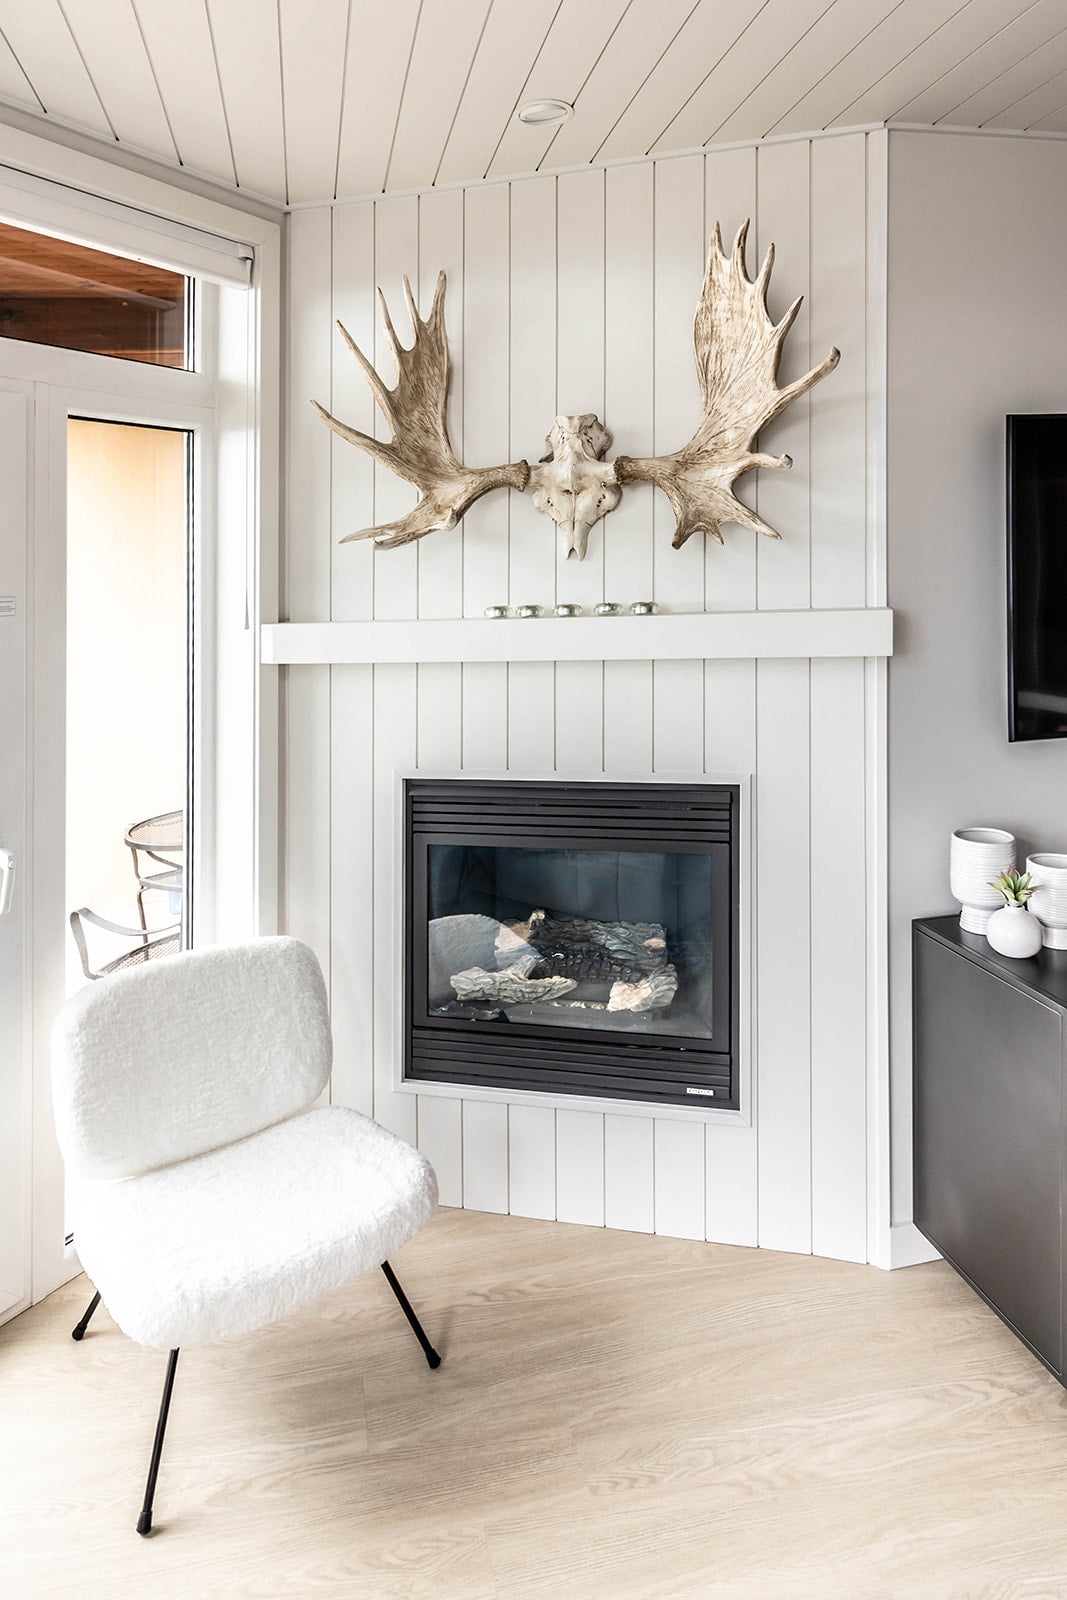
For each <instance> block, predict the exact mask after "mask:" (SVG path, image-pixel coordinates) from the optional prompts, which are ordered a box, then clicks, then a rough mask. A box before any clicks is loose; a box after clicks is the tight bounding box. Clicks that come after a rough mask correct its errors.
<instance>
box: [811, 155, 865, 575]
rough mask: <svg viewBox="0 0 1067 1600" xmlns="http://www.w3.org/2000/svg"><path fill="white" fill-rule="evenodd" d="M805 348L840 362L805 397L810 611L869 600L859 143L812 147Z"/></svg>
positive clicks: (815, 355) (862, 199) (862, 175)
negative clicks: (833, 349)
mask: <svg viewBox="0 0 1067 1600" xmlns="http://www.w3.org/2000/svg"><path fill="white" fill-rule="evenodd" d="M811 229H812V235H811V348H812V360H813V361H821V360H822V359H823V357H824V356H825V355H826V353H827V351H828V350H829V349H830V346H831V345H836V346H837V347H838V349H839V350H840V351H841V360H840V362H839V364H838V366H837V368H836V370H835V371H834V372H832V373H831V374H830V376H829V377H828V378H824V379H823V380H822V382H821V383H817V384H816V385H815V388H814V389H813V390H812V391H811V400H810V403H811V603H812V605H813V606H861V605H863V603H864V597H865V593H866V567H867V549H866V526H865V522H866V495H867V407H866V398H867V370H866V327H867V304H866V301H867V282H866V257H867V160H866V148H865V141H864V140H861V139H857V138H843V139H816V140H814V141H813V143H812V147H811Z"/></svg>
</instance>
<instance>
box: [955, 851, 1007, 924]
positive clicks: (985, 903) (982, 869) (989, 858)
mask: <svg viewBox="0 0 1067 1600" xmlns="http://www.w3.org/2000/svg"><path fill="white" fill-rule="evenodd" d="M1014 859H1015V835H1014V834H1013V833H1007V832H1005V830H1004V829H1003V828H957V829H956V831H955V833H954V834H953V835H952V844H951V848H950V853H949V883H950V885H951V887H952V893H953V896H954V897H955V898H956V899H957V900H958V901H959V902H960V906H961V908H962V909H961V911H960V927H961V928H963V929H964V930H965V932H967V933H985V931H986V926H987V924H988V922H989V919H990V917H991V916H992V915H993V913H994V911H995V910H996V909H997V907H998V906H1000V905H1003V904H1004V896H1003V895H1002V894H1001V893H1000V891H999V889H994V888H992V887H991V884H992V881H993V879H994V878H995V877H997V875H998V874H999V873H1001V872H1007V870H1008V868H1009V867H1010V866H1011V865H1012V862H1013V861H1014Z"/></svg>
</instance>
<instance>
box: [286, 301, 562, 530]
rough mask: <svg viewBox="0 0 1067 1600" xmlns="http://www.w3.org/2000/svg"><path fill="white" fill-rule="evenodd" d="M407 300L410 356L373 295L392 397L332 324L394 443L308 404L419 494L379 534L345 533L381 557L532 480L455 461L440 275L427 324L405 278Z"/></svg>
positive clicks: (517, 467)
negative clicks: (492, 495) (484, 499)
mask: <svg viewBox="0 0 1067 1600" xmlns="http://www.w3.org/2000/svg"><path fill="white" fill-rule="evenodd" d="M404 297H405V299H406V300H407V305H408V311H409V312H410V314H411V327H412V331H413V333H414V335H415V342H414V344H413V345H412V346H411V348H410V349H407V348H406V347H405V346H404V345H402V344H401V343H400V340H399V339H398V338H397V336H396V329H395V328H394V327H393V323H392V319H391V318H390V316H389V307H388V306H387V305H386V303H385V296H384V295H383V294H382V291H381V290H380V289H379V290H378V301H379V304H380V305H381V311H382V326H383V327H384V329H385V336H386V338H387V339H388V341H389V348H390V349H391V350H392V352H393V359H394V360H395V361H396V388H395V389H387V388H386V386H385V384H384V383H383V382H382V380H381V378H380V377H379V376H378V374H377V373H376V372H375V370H374V368H373V367H372V366H371V364H370V362H369V361H368V360H367V358H366V356H365V355H364V354H363V352H362V350H361V349H360V348H359V346H358V345H357V344H356V342H355V340H354V339H353V338H352V336H351V334H350V333H349V332H348V330H347V329H346V328H344V327H343V326H342V324H341V323H340V322H339V323H338V324H337V326H338V328H339V329H340V331H341V337H342V338H343V339H344V341H345V344H347V346H348V348H349V349H350V350H351V352H352V354H353V355H354V356H355V358H356V360H357V361H358V362H359V364H360V367H361V368H362V370H363V376H364V377H365V378H366V380H367V382H368V383H369V384H370V386H371V389H372V391H373V393H374V398H375V400H377V402H378V405H379V407H380V409H381V412H382V415H383V416H384V417H385V420H386V422H388V424H389V427H390V429H391V430H392V435H393V438H392V442H391V443H390V444H384V443H383V442H382V441H381V440H380V439H372V438H371V437H370V435H369V434H366V433H360V431H359V429H358V428H350V427H349V425H348V424H347V423H346V422H339V421H338V419H337V418H336V417H334V416H331V414H330V413H329V412H328V411H327V410H326V408H325V406H320V405H319V402H318V401H317V400H313V401H312V402H311V403H312V405H313V406H314V407H315V410H316V411H317V412H318V414H319V416H320V417H321V418H322V420H323V422H325V424H326V426H327V427H328V428H332V429H333V431H334V433H336V434H339V435H340V437H341V438H342V439H347V440H348V442H349V444H354V445H358V446H359V448H360V449H361V450H366V451H367V453H368V454H369V455H372V456H373V457H374V458H375V460H376V461H381V462H382V463H383V465H385V466H387V467H389V469H390V470H391V471H392V472H395V473H397V475H398V476H399V477H401V478H406V479H407V480H408V482H409V483H413V484H415V486H416V487H417V488H418V490H419V502H418V504H417V505H416V506H414V507H413V508H412V510H411V511H409V512H408V513H407V515H406V516H403V517H398V518H397V520H396V521H395V522H385V523H382V524H381V525H380V526H379V527H377V528H363V529H362V530H361V531H360V532H359V533H347V534H345V536H344V538H343V539H342V540H341V543H342V544H345V543H347V541H348V540H349V539H373V540H374V543H375V545H376V546H377V547H378V549H380V550H390V549H392V548H394V546H396V545H401V544H408V543H409V542H410V541H411V540H412V539H421V538H422V536H423V534H426V533H432V532H433V530H434V529H435V528H454V527H455V526H456V523H457V522H458V521H459V519H460V517H462V515H463V513H464V512H465V511H468V510H469V509H470V507H471V506H472V505H473V504H474V502H475V500H478V499H480V498H481V496H482V495H483V494H488V493H489V491H490V489H525V487H526V482H527V479H528V478H529V476H530V468H529V466H528V465H527V463H526V462H525V461H515V462H512V464H511V465H510V466H507V467H465V466H463V464H462V463H461V462H459V461H457V460H456V457H455V454H454V453H453V450H452V446H451V444H450V443H449V439H448V426H447V423H446V422H445V401H446V399H447V397H448V335H447V334H446V332H445V275H444V273H443V272H442V273H441V274H440V275H439V276H438V279H437V289H436V292H435V294H434V297H433V305H432V307H431V308H430V315H429V317H428V318H427V319H426V321H425V322H423V320H422V318H421V317H420V316H419V310H418V307H417V306H416V304H415V297H414V295H413V294H412V292H411V285H410V283H409V282H408V280H407V278H405V279H404Z"/></svg>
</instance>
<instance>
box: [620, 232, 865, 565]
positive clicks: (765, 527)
mask: <svg viewBox="0 0 1067 1600" xmlns="http://www.w3.org/2000/svg"><path fill="white" fill-rule="evenodd" d="M747 237H748V222H747V221H746V222H743V223H742V225H741V227H740V228H739V229H738V233H737V238H736V239H735V240H734V248H733V254H732V255H731V256H729V257H728V256H727V255H726V252H725V251H724V250H723V247H722V235H721V233H720V232H719V225H718V223H716V224H715V232H714V233H713V235H712V238H711V245H710V247H709V249H708V266H707V271H706V272H705V274H704V288H703V291H702V292H701V296H700V304H699V305H698V306H697V312H696V317H695V319H694V321H693V343H694V345H695V347H696V358H697V375H698V377H699V379H700V392H701V396H702V398H703V401H704V415H703V418H702V419H701V422H700V426H699V427H698V428H697V431H696V433H695V434H694V435H693V437H692V439H690V441H689V443H688V444H687V445H686V446H685V447H684V449H682V450H676V451H675V453H674V454H673V455H670V456H648V457H645V458H644V459H641V460H635V459H634V458H633V457H631V456H620V457H619V458H618V460H617V461H616V463H615V472H616V475H617V476H618V479H619V482H620V483H630V482H632V481H633V480H634V479H635V478H641V479H645V480H647V481H648V482H650V483H654V484H657V485H658V487H659V488H661V489H662V490H663V492H664V494H665V495H666V496H667V498H668V499H669V500H670V502H671V505H672V506H673V507H674V511H675V515H676V517H677V519H678V526H677V527H676V529H675V531H674V539H673V541H672V543H673V544H674V547H675V549H676V550H677V549H680V548H681V546H682V545H683V544H684V543H685V541H686V540H687V539H688V538H690V537H691V535H692V534H694V533H696V532H697V531H698V530H699V529H701V528H703V529H704V531H705V533H709V534H711V536H712V538H713V539H718V541H719V543H720V544H722V542H723V537H722V532H721V528H720V524H721V523H723V522H736V523H739V524H740V525H741V526H742V527H743V528H751V529H752V530H753V531H754V532H755V533H765V534H767V535H768V537H769V538H771V539H778V538H780V537H781V535H780V534H778V533H776V532H775V530H774V529H773V528H772V527H771V526H770V525H769V524H768V523H766V522H764V521H763V520H762V518H760V517H758V516H757V515H756V513H755V512H754V511H750V510H749V508H748V506H746V505H743V504H742V502H741V501H740V500H738V499H737V498H736V497H735V496H734V495H733V494H732V493H731V488H732V485H733V482H734V479H735V478H739V477H740V476H741V474H742V473H743V472H751V471H752V469H753V468H754V467H791V466H792V465H793V462H792V458H791V457H789V456H768V455H753V454H752V441H753V439H754V438H755V436H756V434H757V433H758V432H759V430H760V429H761V428H763V427H765V426H766V425H767V423H768V422H770V421H772V420H773V418H775V417H777V416H779V415H780V414H781V413H782V412H783V411H784V410H785V408H786V406H788V405H791V404H792V402H793V401H794V400H796V399H798V398H799V396H800V395H802V394H805V393H806V392H807V390H808V389H810V388H811V386H812V384H814V383H818V381H819V379H820V378H824V377H825V376H826V374H827V373H828V372H832V371H833V369H834V367H836V366H837V363H838V361H840V359H841V352H840V351H839V350H836V349H832V350H831V351H830V354H829V355H828V356H827V357H826V360H825V361H823V362H821V363H820V365H819V366H817V367H813V368H812V370H811V371H810V372H809V373H807V375H806V376H805V377H803V378H798V379H797V381H796V383H791V384H789V385H788V386H787V387H786V388H785V389H779V387H778V383H777V378H778V362H779V360H780V358H781V354H782V344H783V343H784V341H785V336H786V334H787V333H788V332H789V330H790V328H791V327H792V326H793V322H794V321H795V319H796V314H797V312H798V311H799V310H800V304H801V300H802V299H803V296H800V298H799V299H797V300H794V302H793V304H792V305H791V306H790V307H789V310H788V311H787V312H786V314H785V316H784V317H783V318H782V320H781V322H779V323H778V324H777V326H775V324H774V323H773V322H772V321H771V319H770V317H769V316H768V315H767V284H768V281H769V279H770V276H771V267H772V266H773V264H774V246H773V244H772V245H771V247H770V249H769V250H768V251H767V255H766V258H765V260H764V262H763V266H762V267H761V268H760V274H759V277H758V278H757V279H756V280H755V282H753V281H752V280H751V279H750V278H749V276H748V273H747V272H746V270H745V240H746V239H747Z"/></svg>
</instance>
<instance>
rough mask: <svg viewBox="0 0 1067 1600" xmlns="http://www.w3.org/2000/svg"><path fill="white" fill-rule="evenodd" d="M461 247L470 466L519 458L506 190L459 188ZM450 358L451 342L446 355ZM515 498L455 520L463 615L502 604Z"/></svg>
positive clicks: (490, 501) (491, 500) (499, 499)
mask: <svg viewBox="0 0 1067 1600" xmlns="http://www.w3.org/2000/svg"><path fill="white" fill-rule="evenodd" d="M463 204H464V224H463V233H464V252H463V350H462V365H463V450H464V460H465V461H466V462H467V463H468V465H470V466H475V467H495V466H499V465H500V464H501V463H502V462H505V461H510V460H513V459H515V458H516V457H517V458H518V459H520V460H521V459H523V457H524V454H525V450H526V448H527V447H526V446H520V447H518V448H517V449H516V450H515V452H514V454H513V453H512V448H511V439H510V436H509V424H508V408H509V400H510V396H509V387H508V384H509V380H508V373H509V371H510V359H509V341H510V327H511V299H510V293H511V262H510V258H509V246H510V241H509V229H510V222H511V211H510V190H509V188H508V186H507V184H503V183H500V184H493V185H491V186H489V187H487V188H475V189H467V190H465V191H464V196H463ZM456 359H457V355H456V350H455V347H454V346H453V360H456ZM518 498H519V497H518V496H516V495H513V494H512V493H511V492H510V491H508V493H507V494H505V493H503V492H501V491H496V492H495V493H493V494H487V495H484V496H483V497H482V499H481V500H476V501H475V503H474V505H472V506H471V508H470V510H469V511H468V512H467V515H466V516H465V517H464V518H463V522H462V523H461V528H462V537H463V615H464V616H465V617H480V616H482V615H483V614H484V612H485V608H486V606H492V605H506V604H507V602H508V521H509V516H510V509H511V502H512V501H513V500H516V499H518Z"/></svg>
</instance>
